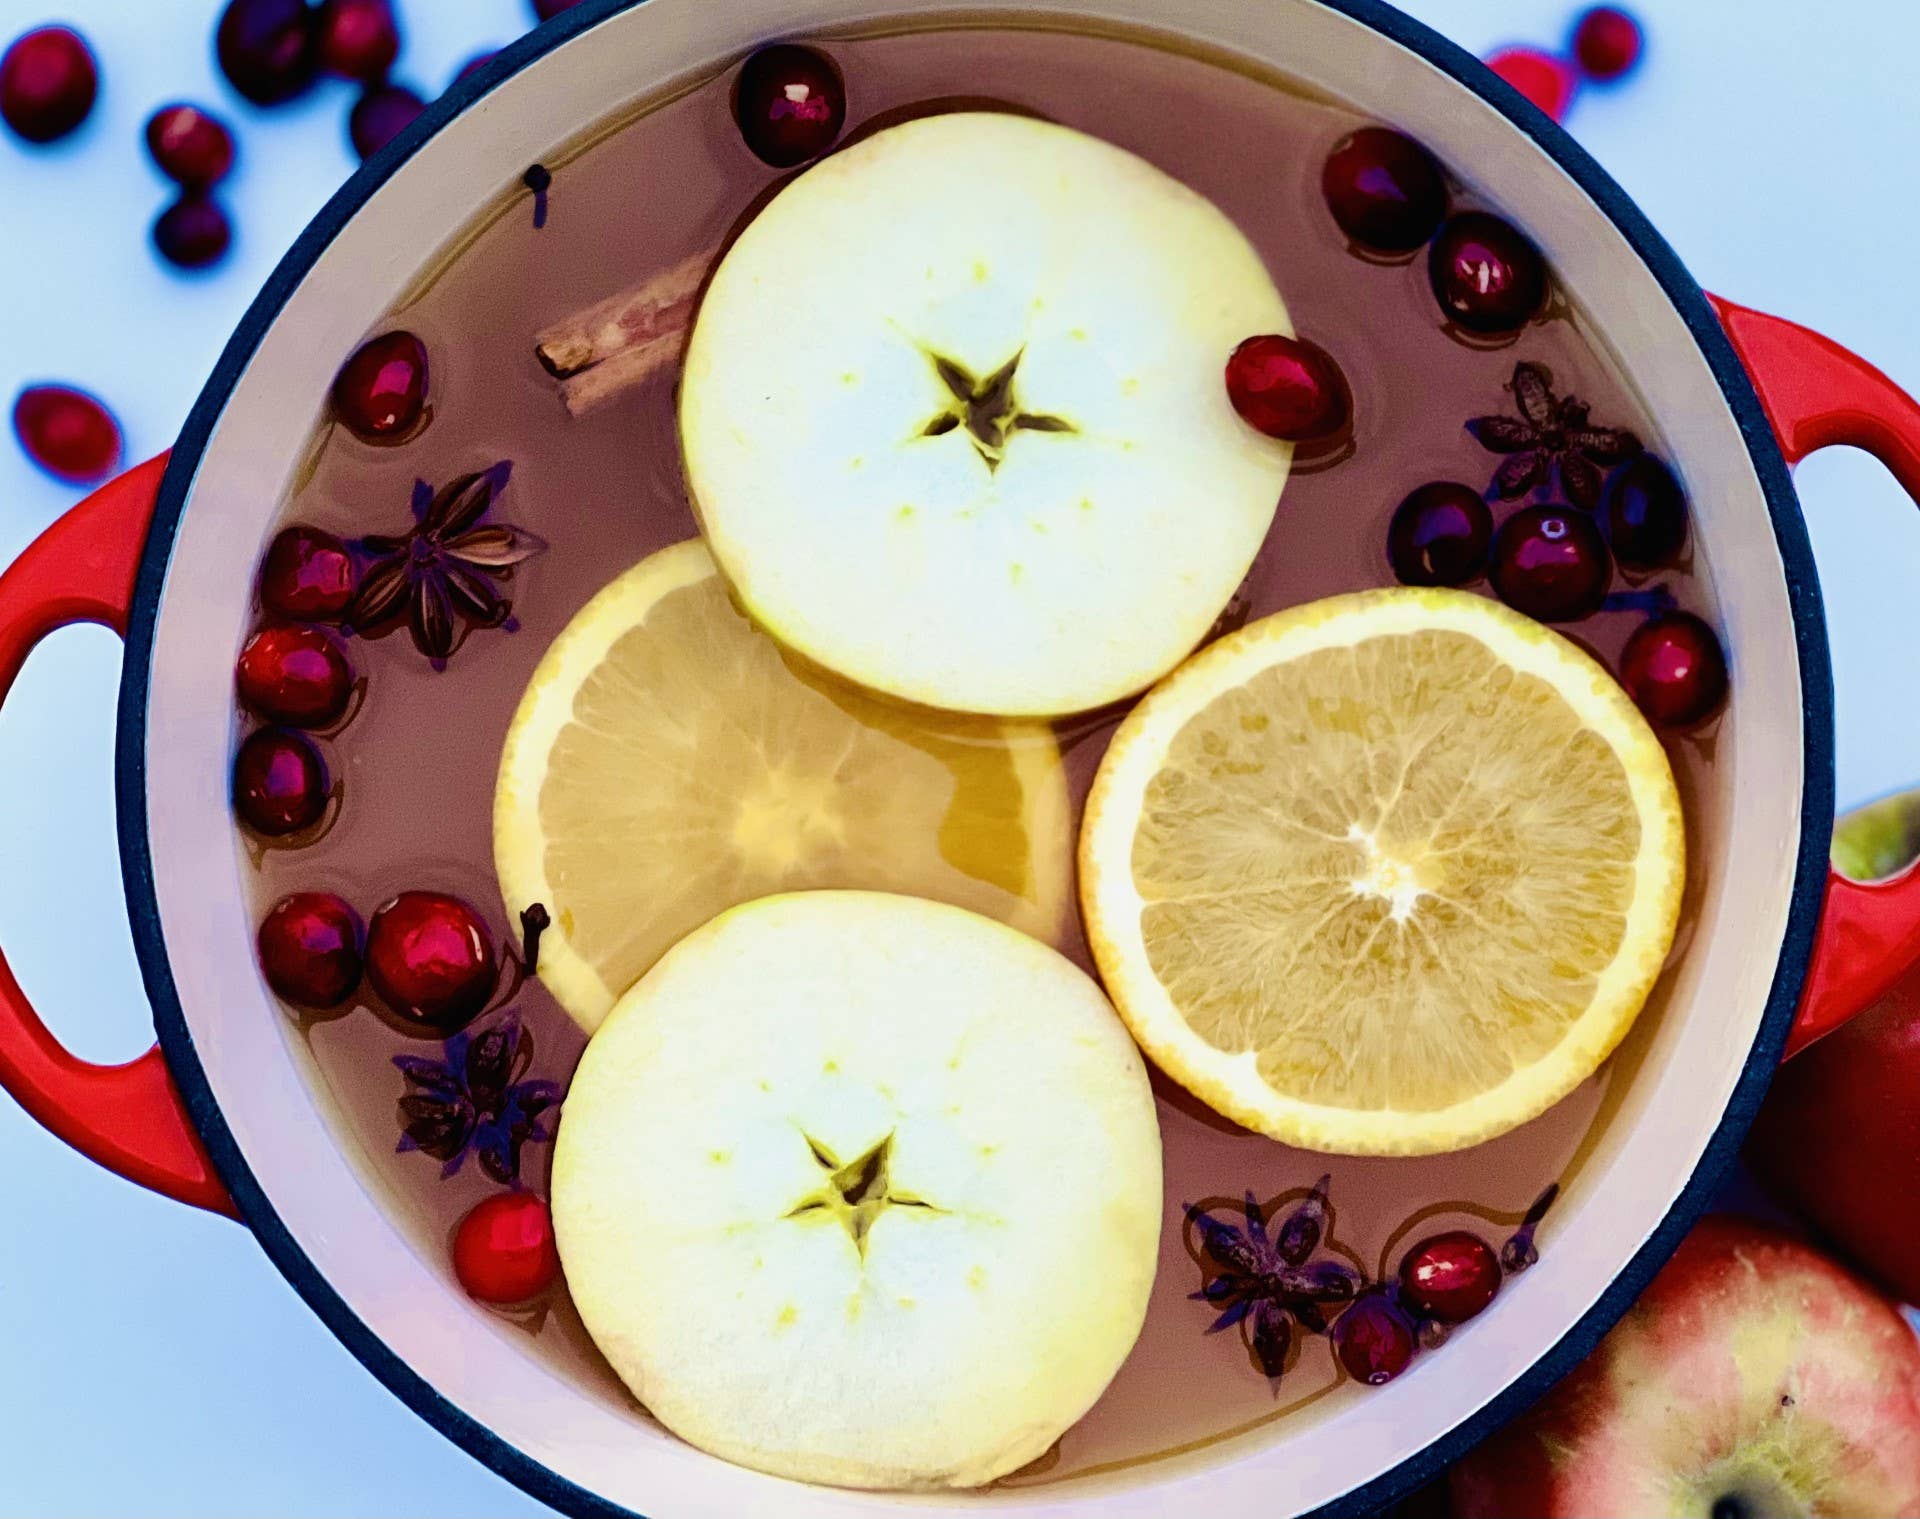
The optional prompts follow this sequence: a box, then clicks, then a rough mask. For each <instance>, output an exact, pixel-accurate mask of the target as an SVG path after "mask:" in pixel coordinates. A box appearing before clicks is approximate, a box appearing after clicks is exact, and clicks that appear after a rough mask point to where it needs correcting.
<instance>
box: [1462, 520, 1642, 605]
mask: <svg viewBox="0 0 1920 1519" xmlns="http://www.w3.org/2000/svg"><path fill="white" fill-rule="evenodd" d="M1488 573H1489V577H1490V578H1491V579H1492V581H1493V588H1494V590H1495V591H1497V592H1498V593H1499V596H1500V599H1501V600H1502V601H1504V602H1505V603H1506V604H1507V605H1508V606H1510V607H1512V608H1513V609H1514V610H1515V611H1516V612H1524V613H1525V614H1526V615H1527V616H1529V617H1533V618H1537V619H1538V620H1539V621H1541V622H1577V621H1579V620H1580V619H1581V618H1582V617H1590V616H1592V615H1593V614H1594V613H1595V612H1597V611H1599V610H1600V603H1601V602H1603V601H1604V600H1606V596H1607V587H1608V586H1609V585H1611V584H1612V582H1613V559H1612V557H1611V556H1610V555H1609V554H1608V553H1607V543H1606V540H1605V539H1604V538H1602V537H1601V536H1600V529H1599V528H1597V527H1595V526H1594V524H1593V519H1592V518H1591V517H1589V516H1588V515H1587V514H1586V513H1585V512H1580V511H1576V510H1574V509H1573V508H1572V507H1570V506H1552V505H1548V506H1529V507H1524V508H1522V509H1521V510H1520V511H1517V512H1515V513H1514V514H1513V515H1512V516H1511V517H1509V518H1507V520H1506V521H1505V522H1503V523H1501V524H1500V531H1499V532H1497V533H1495V534H1494V535H1493V563H1492V568H1491V569H1490V570H1489V572H1488Z"/></svg>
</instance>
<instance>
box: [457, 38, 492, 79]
mask: <svg viewBox="0 0 1920 1519" xmlns="http://www.w3.org/2000/svg"><path fill="white" fill-rule="evenodd" d="M499 51H500V49H498V48H496V47H490V48H488V49H487V50H486V51H485V52H484V53H475V54H474V55H473V56H472V57H471V58H469V59H468V60H467V61H466V62H465V63H463V64H461V65H460V72H459V73H457V74H455V75H454V76H453V82H454V83H455V84H458V83H459V82H460V81H461V80H463V79H465V78H467V77H468V76H469V75H470V74H477V73H479V72H480V71H481V70H482V69H483V68H485V67H486V66H487V65H488V64H489V63H492V62H493V60H494V58H495V57H496V56H497V55H498V53H499Z"/></svg>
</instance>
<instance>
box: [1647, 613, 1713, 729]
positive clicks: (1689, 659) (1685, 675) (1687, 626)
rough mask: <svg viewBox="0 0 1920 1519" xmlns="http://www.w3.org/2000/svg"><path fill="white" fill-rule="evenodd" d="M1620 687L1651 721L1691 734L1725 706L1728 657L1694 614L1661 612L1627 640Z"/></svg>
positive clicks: (1711, 632)
mask: <svg viewBox="0 0 1920 1519" xmlns="http://www.w3.org/2000/svg"><path fill="white" fill-rule="evenodd" d="M1620 684H1621V685H1623V686H1625V687H1626V688H1627V694H1628V695H1629V696H1631V697H1632V698H1633V699H1634V701H1635V702H1636V703H1637V704H1638V705H1639V708H1640V710H1641V711H1642V712H1644V713H1646V715H1647V717H1648V719H1649V720H1650V721H1652V722H1655V723H1658V724H1659V725H1660V726H1661V727H1663V728H1690V727H1692V726H1693V725H1694V724H1695V723H1697V722H1700V721H1702V720H1703V719H1705V718H1707V717H1710V716H1711V715H1712V714H1713V713H1714V712H1716V711H1718V710H1719V707H1720V703H1721V702H1723V701H1724V700H1726V695H1727V657H1726V655H1725V654H1723V653H1722V652H1721V650H1720V640H1719V638H1718V637H1717V636H1716V635H1715V634H1714V631H1713V629H1712V628H1710V627H1708V626H1707V624H1706V623H1704V622H1703V621H1701V620H1700V619H1699V618H1698V617H1695V616H1694V615H1693V613H1691V612H1663V613H1661V614H1660V615H1659V616H1657V617H1650V618H1648V619H1647V621H1646V622H1644V623H1642V624H1641V625H1640V627H1639V628H1637V629H1635V631H1634V634H1633V636H1632V637H1631V638H1629V639H1628V640H1627V646H1626V648H1625V649H1624V650H1622V651H1621V654H1620Z"/></svg>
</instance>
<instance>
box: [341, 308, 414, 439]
mask: <svg viewBox="0 0 1920 1519" xmlns="http://www.w3.org/2000/svg"><path fill="white" fill-rule="evenodd" d="M426 405H427V345H426V344H425V343H423V342H421V341H420V339H419V338H417V337H415V336H414V335H413V334H412V333H411V332H383V333H381V334H380V336H378V337H376V338H369V339H368V340H367V341H366V342H364V343H362V344H361V345H360V346H359V347H358V348H356V349H355V350H354V352H353V356H352V357H351V358H349V359H348V360H347V362H346V363H345V364H343V365H341V366H340V373H339V374H338V375H336V376H335V377H334V381H333V414H334V415H335V416H336V417H338V418H339V419H340V420H341V421H342V422H344V423H345V424H346V425H347V427H348V429H349V430H350V431H351V432H352V433H353V434H354V436H355V437H357V438H362V439H364V440H365V441H367V442H369V443H392V442H397V441H399V440H400V439H402V438H405V437H406V436H407V435H408V434H409V433H411V432H412V431H413V429H414V427H415V426H416V425H418V423H419V421H420V418H421V416H422V414H423V413H424V412H425V410H426Z"/></svg>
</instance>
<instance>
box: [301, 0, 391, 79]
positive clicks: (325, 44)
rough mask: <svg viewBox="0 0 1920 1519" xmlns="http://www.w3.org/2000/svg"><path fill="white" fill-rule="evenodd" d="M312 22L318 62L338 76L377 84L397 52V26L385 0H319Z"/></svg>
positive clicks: (384, 76) (385, 73)
mask: <svg viewBox="0 0 1920 1519" xmlns="http://www.w3.org/2000/svg"><path fill="white" fill-rule="evenodd" d="M315 25H316V26H317V28H318V43H317V45H318V47H319V49H320V66H321V67H322V68H323V69H325V70H326V71H327V72H328V73H329V74H338V75H339V76H340V77H341V78H342V79H358V80H361V81H362V82H363V83H366V84H377V83H378V82H379V81H381V80H382V79H385V78H386V77H387V70H388V69H390V68H392V67H393V61H394V59H396V58H398V57H399V56H400V27H399V25H398V23H396V22H395V20H394V17H393V6H392V5H391V4H389V3H388V0H323V3H322V4H321V6H320V14H319V16H318V18H317V20H316V22H315Z"/></svg>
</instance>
